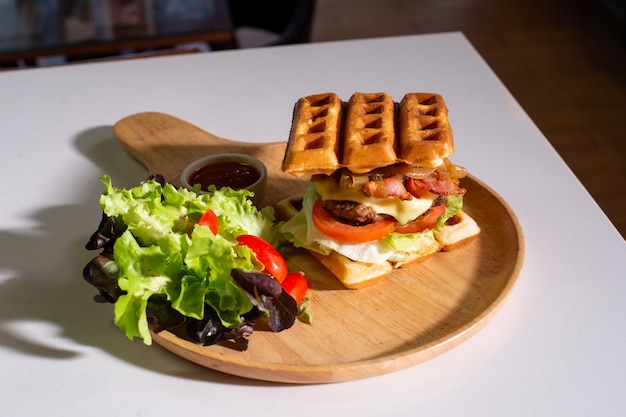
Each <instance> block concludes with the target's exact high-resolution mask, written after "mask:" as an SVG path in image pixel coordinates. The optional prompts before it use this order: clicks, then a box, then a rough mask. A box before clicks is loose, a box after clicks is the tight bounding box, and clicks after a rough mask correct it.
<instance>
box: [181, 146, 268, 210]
mask: <svg viewBox="0 0 626 417" xmlns="http://www.w3.org/2000/svg"><path fill="white" fill-rule="evenodd" d="M230 163H235V164H240V165H241V166H242V167H240V168H239V169H243V170H244V171H249V168H250V167H252V168H254V170H255V171H256V172H258V178H256V175H252V176H250V177H251V178H247V179H253V180H254V181H253V182H251V183H249V184H246V185H244V184H243V183H242V184H236V183H232V184H231V183H230V182H231V180H233V179H234V178H235V176H236V175H237V173H238V172H239V171H238V169H236V167H234V166H232V165H230ZM220 164H229V166H224V167H223V168H225V169H227V170H229V171H231V172H230V175H225V176H224V177H225V179H219V178H218V179H217V180H218V181H222V180H224V181H226V182H228V183H224V184H217V183H214V184H215V185H216V186H217V187H218V188H220V186H229V187H231V188H233V189H246V190H250V191H252V192H254V196H253V197H252V198H251V200H252V203H254V204H255V205H256V206H258V205H259V204H261V202H262V201H263V197H264V196H265V185H266V183H267V168H266V167H265V165H264V164H263V163H262V162H261V161H259V160H258V159H256V158H254V157H252V156H250V155H243V154H238V153H221V154H214V155H207V156H205V157H202V158H200V159H197V160H195V161H193V162H192V163H190V164H189V165H187V166H186V167H185V169H183V171H182V172H181V174H180V184H181V185H182V186H183V187H185V188H188V189H191V188H192V187H193V185H194V184H191V182H192V176H193V175H194V174H195V173H197V172H198V171H200V170H202V169H203V168H205V167H209V166H214V165H220ZM216 169H219V168H216ZM225 172H226V171H220V172H219V173H220V174H223V173H225ZM247 176H248V175H244V177H247ZM252 177H254V178H252ZM211 183H213V182H211ZM200 184H201V186H202V191H201V192H203V193H206V192H207V191H206V187H207V186H208V185H209V182H206V183H204V182H201V183H200Z"/></svg>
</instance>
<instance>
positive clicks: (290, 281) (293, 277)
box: [281, 272, 309, 304]
mask: <svg viewBox="0 0 626 417" xmlns="http://www.w3.org/2000/svg"><path fill="white" fill-rule="evenodd" d="M281 285H282V287H283V289H284V290H285V291H287V293H288V294H289V295H291V296H292V297H293V298H294V299H295V300H296V302H297V303H298V304H300V303H301V302H302V300H304V297H306V293H307V292H308V291H309V281H308V280H307V279H306V277H305V276H304V273H302V272H292V273H290V274H287V276H286V277H285V280H284V281H283V282H282V283H281Z"/></svg>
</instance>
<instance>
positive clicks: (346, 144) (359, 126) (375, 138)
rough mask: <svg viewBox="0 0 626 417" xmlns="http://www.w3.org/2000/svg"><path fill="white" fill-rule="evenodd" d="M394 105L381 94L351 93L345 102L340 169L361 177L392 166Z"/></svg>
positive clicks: (393, 158)
mask: <svg viewBox="0 0 626 417" xmlns="http://www.w3.org/2000/svg"><path fill="white" fill-rule="evenodd" d="M394 107H395V104H394V102H393V99H392V98H391V96H389V95H387V94H384V93H376V94H364V93H355V94H353V95H352V97H350V101H348V109H347V111H346V120H345V132H344V135H343V138H344V141H343V158H342V165H343V166H344V167H346V168H348V169H349V170H350V171H352V172H354V173H356V174H361V173H365V172H369V171H371V170H372V169H374V168H378V167H381V166H386V165H391V164H394V163H395V162H396V160H397V158H396V151H395V122H394V119H395V111H394Z"/></svg>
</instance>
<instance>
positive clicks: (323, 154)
mask: <svg viewBox="0 0 626 417" xmlns="http://www.w3.org/2000/svg"><path fill="white" fill-rule="evenodd" d="M341 113H342V102H341V100H340V99H339V96H337V95H336V94H334V93H327V94H316V95H312V96H307V97H303V98H301V99H300V100H298V102H297V103H296V105H295V106H294V110H293V122H292V128H291V134H290V136H289V142H288V144H287V150H286V152H285V157H284V159H283V164H282V169H283V171H285V172H289V173H291V174H293V175H295V176H303V175H312V174H326V175H330V174H332V173H333V172H335V171H336V170H337V168H338V167H339V157H338V153H339V146H340V140H339V139H340V131H341Z"/></svg>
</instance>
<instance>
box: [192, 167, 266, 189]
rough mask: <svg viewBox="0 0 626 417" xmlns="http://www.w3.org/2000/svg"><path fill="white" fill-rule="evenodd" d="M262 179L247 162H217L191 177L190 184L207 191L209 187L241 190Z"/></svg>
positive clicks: (256, 170)
mask: <svg viewBox="0 0 626 417" xmlns="http://www.w3.org/2000/svg"><path fill="white" fill-rule="evenodd" d="M260 178H261V173H260V172H259V170H258V169H256V168H255V167H253V166H252V165H250V164H247V163H245V162H235V161H226V162H217V163H214V164H209V165H205V166H203V167H201V168H199V169H197V170H196V171H194V172H192V173H191V175H189V179H188V181H189V183H190V184H200V186H201V187H202V190H204V191H206V190H207V188H208V186H209V185H215V186H216V187H217V188H222V187H230V188H233V189H235V190H241V189H243V188H246V187H249V186H251V185H252V184H254V183H255V182H257V181H258V180H259V179H260Z"/></svg>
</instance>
